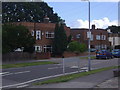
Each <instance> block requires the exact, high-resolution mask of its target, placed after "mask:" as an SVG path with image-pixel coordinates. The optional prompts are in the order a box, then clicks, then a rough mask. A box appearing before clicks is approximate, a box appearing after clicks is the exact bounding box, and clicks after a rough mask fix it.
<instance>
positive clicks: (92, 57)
mask: <svg viewBox="0 0 120 90" xmlns="http://www.w3.org/2000/svg"><path fill="white" fill-rule="evenodd" d="M80 59H88V57H80ZM90 59H96V56H90Z"/></svg>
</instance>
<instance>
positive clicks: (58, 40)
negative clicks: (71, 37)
mask: <svg viewBox="0 0 120 90" xmlns="http://www.w3.org/2000/svg"><path fill="white" fill-rule="evenodd" d="M54 33H55V37H54V40H53V54H54V55H62V54H63V53H64V51H65V50H66V48H67V36H66V32H65V30H64V25H63V24H58V23H57V24H56V26H55V31H54Z"/></svg>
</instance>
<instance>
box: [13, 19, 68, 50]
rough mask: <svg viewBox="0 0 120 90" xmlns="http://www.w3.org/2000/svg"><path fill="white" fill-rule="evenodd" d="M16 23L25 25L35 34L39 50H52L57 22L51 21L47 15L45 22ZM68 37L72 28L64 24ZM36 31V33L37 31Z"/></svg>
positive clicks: (36, 45)
mask: <svg viewBox="0 0 120 90" xmlns="http://www.w3.org/2000/svg"><path fill="white" fill-rule="evenodd" d="M15 24H16V25H24V26H26V27H27V28H28V29H29V31H30V32H31V34H32V36H34V35H35V38H36V44H35V51H37V52H52V40H53V38H54V29H55V25H56V24H55V23H50V21H49V18H48V17H45V18H44V22H43V23H33V22H17V23H15ZM64 29H65V32H66V35H67V37H68V36H69V35H70V28H69V27H67V26H66V25H64ZM35 32H36V33H35Z"/></svg>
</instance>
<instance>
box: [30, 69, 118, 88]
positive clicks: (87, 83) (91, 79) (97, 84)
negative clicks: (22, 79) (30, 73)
mask: <svg viewBox="0 0 120 90" xmlns="http://www.w3.org/2000/svg"><path fill="white" fill-rule="evenodd" d="M118 79H119V78H118V77H114V76H113V70H108V71H103V72H99V73H96V74H91V75H88V76H84V77H80V78H77V79H74V80H71V81H68V82H63V83H54V84H44V85H36V86H31V87H29V88H114V90H115V88H119V89H120V87H119V86H118Z"/></svg>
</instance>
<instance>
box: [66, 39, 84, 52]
mask: <svg viewBox="0 0 120 90" xmlns="http://www.w3.org/2000/svg"><path fill="white" fill-rule="evenodd" d="M68 50H69V51H72V52H84V51H86V45H85V44H83V43H79V42H77V41H73V42H70V43H69V44H68Z"/></svg>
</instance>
